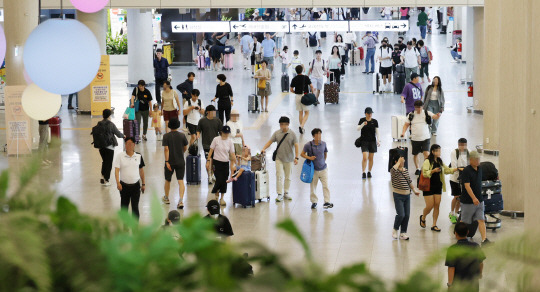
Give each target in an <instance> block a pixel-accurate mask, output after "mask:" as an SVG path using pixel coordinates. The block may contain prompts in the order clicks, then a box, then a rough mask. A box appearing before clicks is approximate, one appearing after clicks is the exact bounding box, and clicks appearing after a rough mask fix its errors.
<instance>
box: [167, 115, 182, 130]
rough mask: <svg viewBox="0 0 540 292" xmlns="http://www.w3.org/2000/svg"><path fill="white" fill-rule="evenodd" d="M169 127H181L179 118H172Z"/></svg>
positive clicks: (173, 128)
mask: <svg viewBox="0 0 540 292" xmlns="http://www.w3.org/2000/svg"><path fill="white" fill-rule="evenodd" d="M168 127H169V129H171V130H176V129H178V128H180V121H179V120H178V119H175V118H172V119H170V120H169V124H168Z"/></svg>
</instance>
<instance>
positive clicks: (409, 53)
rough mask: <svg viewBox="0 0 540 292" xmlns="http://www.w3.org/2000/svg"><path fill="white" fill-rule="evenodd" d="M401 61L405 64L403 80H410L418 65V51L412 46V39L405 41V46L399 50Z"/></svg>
mask: <svg viewBox="0 0 540 292" xmlns="http://www.w3.org/2000/svg"><path fill="white" fill-rule="evenodd" d="M401 61H403V63H404V65H405V78H406V80H405V82H411V74H412V73H418V65H420V62H421V61H420V52H419V51H418V49H416V47H413V43H412V41H408V42H407V48H406V49H405V50H403V51H402V52H401Z"/></svg>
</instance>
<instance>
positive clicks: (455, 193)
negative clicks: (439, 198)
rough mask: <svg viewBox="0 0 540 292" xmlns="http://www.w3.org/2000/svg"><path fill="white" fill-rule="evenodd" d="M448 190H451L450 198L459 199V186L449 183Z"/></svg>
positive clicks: (455, 183)
mask: <svg viewBox="0 0 540 292" xmlns="http://www.w3.org/2000/svg"><path fill="white" fill-rule="evenodd" d="M450 188H451V189H452V196H454V197H459V196H461V184H460V183H457V182H454V181H450Z"/></svg>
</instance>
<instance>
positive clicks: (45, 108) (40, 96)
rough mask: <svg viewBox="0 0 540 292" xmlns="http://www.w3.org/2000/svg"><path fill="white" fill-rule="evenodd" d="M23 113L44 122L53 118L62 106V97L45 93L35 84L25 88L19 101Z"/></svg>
mask: <svg viewBox="0 0 540 292" xmlns="http://www.w3.org/2000/svg"><path fill="white" fill-rule="evenodd" d="M21 103H22V107H23V110H24V112H25V113H26V114H27V115H28V116H29V117H31V118H32V119H34V120H38V121H44V120H48V119H50V118H52V117H54V116H55V115H56V114H57V113H58V111H59V110H60V106H61V105H62V96H61V95H58V94H54V93H50V92H47V91H45V90H43V89H41V88H39V86H37V85H36V84H35V83H32V84H30V85H28V86H27V87H26V89H25V90H24V92H23V94H22V99H21Z"/></svg>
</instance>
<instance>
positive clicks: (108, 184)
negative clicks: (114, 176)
mask: <svg viewBox="0 0 540 292" xmlns="http://www.w3.org/2000/svg"><path fill="white" fill-rule="evenodd" d="M103 186H105V187H109V186H111V182H110V181H108V180H106V181H105V183H104V184H103Z"/></svg>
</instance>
